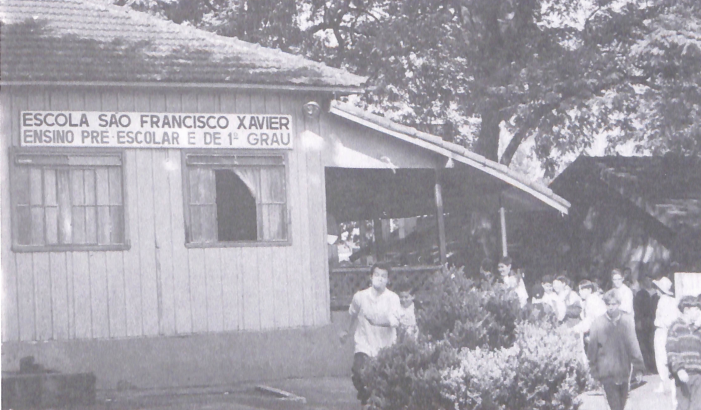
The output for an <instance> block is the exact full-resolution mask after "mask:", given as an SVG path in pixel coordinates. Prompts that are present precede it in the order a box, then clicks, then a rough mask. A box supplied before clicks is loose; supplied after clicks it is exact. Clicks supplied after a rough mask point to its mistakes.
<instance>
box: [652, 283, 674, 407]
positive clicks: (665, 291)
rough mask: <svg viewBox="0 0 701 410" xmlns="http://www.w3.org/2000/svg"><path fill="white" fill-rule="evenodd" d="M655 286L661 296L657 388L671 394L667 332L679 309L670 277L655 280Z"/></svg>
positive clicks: (657, 315)
mask: <svg viewBox="0 0 701 410" xmlns="http://www.w3.org/2000/svg"><path fill="white" fill-rule="evenodd" d="M652 283H653V285H654V286H655V289H657V293H658V294H659V295H660V300H659V301H658V302H657V310H656V312H655V339H654V349H655V364H656V366H657V374H659V375H660V385H659V387H658V388H657V390H656V392H657V393H670V392H673V391H674V389H673V387H674V380H672V379H671V378H670V375H669V370H668V368H667V350H666V348H665V346H666V344H667V332H668V330H669V327H670V326H672V323H674V321H675V320H677V318H678V317H679V309H677V300H676V299H674V293H672V281H671V280H669V278H668V277H666V276H663V277H661V278H660V279H657V280H653V281H652Z"/></svg>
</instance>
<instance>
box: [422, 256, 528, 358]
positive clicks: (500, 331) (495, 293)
mask: <svg viewBox="0 0 701 410" xmlns="http://www.w3.org/2000/svg"><path fill="white" fill-rule="evenodd" d="M430 284H431V292H430V293H428V294H425V295H423V298H422V301H421V309H420V310H419V311H418V312H417V318H416V319H417V324H418V327H419V331H420V332H421V333H422V334H424V335H425V336H426V337H428V339H429V340H434V341H438V340H446V341H448V342H449V343H450V344H451V345H452V346H453V347H455V348H458V349H460V348H463V347H467V348H470V349H474V348H476V347H488V348H491V349H495V348H499V347H503V346H507V347H508V346H511V345H512V344H513V341H514V340H515V333H514V331H515V329H516V323H517V321H518V320H519V317H520V314H521V311H520V307H519V302H518V298H517V297H516V295H515V294H514V293H513V292H511V291H510V290H508V289H506V287H504V286H503V285H501V284H496V285H494V286H490V287H489V289H488V290H485V291H482V290H479V289H477V288H476V287H475V283H474V282H473V281H472V280H471V279H468V278H467V277H466V276H465V274H464V273H463V271H462V269H449V270H446V271H439V272H436V273H435V274H434V275H433V276H432V277H431V280H430Z"/></svg>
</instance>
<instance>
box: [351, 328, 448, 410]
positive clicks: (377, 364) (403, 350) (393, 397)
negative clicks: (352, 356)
mask: <svg viewBox="0 0 701 410" xmlns="http://www.w3.org/2000/svg"><path fill="white" fill-rule="evenodd" d="M458 364H459V361H458V355H457V349H455V348H453V347H452V346H450V345H449V344H448V343H445V342H440V343H433V344H432V343H425V342H419V341H417V340H416V339H414V338H405V339H403V340H402V342H401V343H397V344H396V345H394V346H392V347H391V348H388V349H383V350H382V351H380V353H379V354H378V356H377V357H375V358H373V359H371V360H369V361H368V362H367V364H366V366H365V369H363V376H362V380H363V383H364V384H365V385H366V386H368V389H369V391H370V393H371V396H370V404H372V405H374V406H375V408H379V409H384V410H390V409H416V410H419V409H448V408H451V407H453V406H452V402H451V400H450V399H448V398H446V397H444V396H443V394H442V389H443V380H442V379H443V372H444V371H445V369H448V368H454V367H456V366H458Z"/></svg>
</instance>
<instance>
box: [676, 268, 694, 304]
mask: <svg viewBox="0 0 701 410" xmlns="http://www.w3.org/2000/svg"><path fill="white" fill-rule="evenodd" d="M699 294H701V273H699V272H676V273H675V274H674V295H675V296H676V298H677V299H679V298H681V297H682V296H689V295H690V296H698V295H699Z"/></svg>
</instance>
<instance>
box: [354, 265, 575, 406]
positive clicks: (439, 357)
mask: <svg viewBox="0 0 701 410" xmlns="http://www.w3.org/2000/svg"><path fill="white" fill-rule="evenodd" d="M431 285H432V289H431V294H430V295H424V297H423V298H422V304H421V309H419V310H418V311H417V323H418V327H419V333H420V335H419V339H418V340H415V339H413V338H411V337H406V338H402V337H400V338H399V340H400V341H399V342H398V343H396V344H395V345H394V346H391V347H389V348H387V349H383V350H382V351H380V353H379V354H378V356H377V357H375V358H372V359H370V360H369V361H368V362H367V365H366V367H365V369H364V371H363V375H362V379H363V383H364V384H365V385H366V386H368V389H369V391H370V392H371V398H370V403H371V404H374V405H375V407H376V408H380V409H384V410H394V409H396V410H400V409H402V410H424V409H456V410H458V409H465V410H468V409H469V410H506V409H537V410H569V409H577V407H578V406H579V403H578V402H577V401H576V399H575V398H576V397H577V396H578V395H579V394H580V393H581V392H583V391H584V390H585V389H586V387H587V374H588V372H587V371H586V368H585V367H584V365H583V364H582V363H581V362H580V359H581V357H580V355H581V353H580V350H579V344H578V341H577V339H576V337H575V336H574V335H573V334H571V333H567V331H566V330H558V329H557V328H555V327H554V326H553V325H552V317H550V316H548V315H544V314H542V312H541V313H537V312H532V311H529V310H528V309H526V310H524V311H522V310H521V309H520V308H519V303H518V298H517V297H516V296H515V294H514V293H513V292H511V291H509V290H508V289H506V288H505V287H503V286H502V285H494V286H487V287H486V289H485V290H479V289H476V287H475V286H474V285H475V284H474V282H473V281H472V280H470V279H468V278H466V277H465V275H464V274H463V272H462V270H455V269H453V270H449V271H446V272H438V273H436V274H435V275H434V276H433V277H432V278H431ZM458 352H459V353H458Z"/></svg>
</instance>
